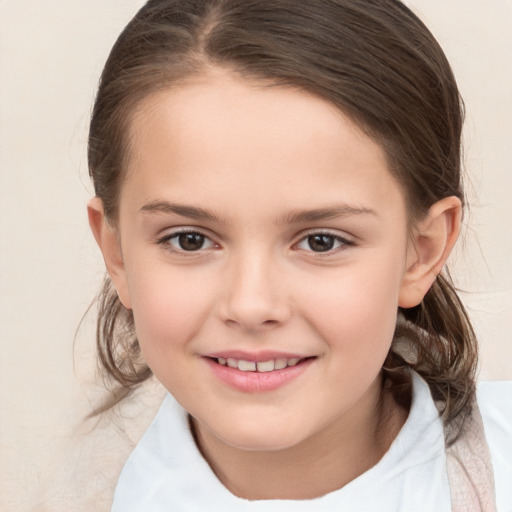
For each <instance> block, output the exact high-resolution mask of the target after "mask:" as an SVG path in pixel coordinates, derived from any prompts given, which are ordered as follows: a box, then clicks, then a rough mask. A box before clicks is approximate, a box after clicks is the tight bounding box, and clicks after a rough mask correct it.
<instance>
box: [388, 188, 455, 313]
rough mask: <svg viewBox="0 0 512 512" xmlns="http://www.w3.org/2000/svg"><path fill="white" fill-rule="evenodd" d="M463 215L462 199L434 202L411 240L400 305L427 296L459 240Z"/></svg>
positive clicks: (408, 306)
mask: <svg viewBox="0 0 512 512" xmlns="http://www.w3.org/2000/svg"><path fill="white" fill-rule="evenodd" d="M461 216H462V204H461V201H460V199H459V198H457V197H455V196H450V197H445V198H444V199H441V200H440V201H438V202H436V203H434V204H433V205H432V206H431V207H430V209H429V211H428V213H427V215H426V216H425V217H424V218H423V219H422V220H421V221H420V222H419V223H418V224H417V226H416V227H415V229H414V236H413V238H412V240H410V243H409V249H408V254H407V263H406V270H405V274H404V277H403V280H402V285H401V288H400V296H399V304H398V305H399V306H400V307H402V308H412V307H415V306H417V305H418V304H420V302H421V301H422V300H423V297H424V296H425V294H426V293H427V292H428V290H429V289H430V287H431V286H432V284H433V283H434V281H435V279H436V277H437V276H438V274H440V273H441V271H442V269H443V267H444V265H445V263H446V260H447V259H448V256H449V255H450V253H451V251H452V249H453V246H454V245H455V242H456V241H457V238H458V236H459V232H460V226H461Z"/></svg>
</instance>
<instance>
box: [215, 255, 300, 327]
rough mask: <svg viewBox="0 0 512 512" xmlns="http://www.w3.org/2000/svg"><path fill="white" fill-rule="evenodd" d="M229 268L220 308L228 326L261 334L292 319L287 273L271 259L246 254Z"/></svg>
mask: <svg viewBox="0 0 512 512" xmlns="http://www.w3.org/2000/svg"><path fill="white" fill-rule="evenodd" d="M229 269H230V271H229V273H228V276H227V279H226V281H225V283H224V285H223V288H224V293H223V298H222V300H221V302H220V307H219V311H220V317H221V319H222V320H223V321H224V322H225V323H226V324H228V325H230V326H231V327H235V328H238V329H240V330H242V331H245V332H252V333H257V332H260V331H265V330H269V329H272V328H275V327H277V326H279V325H282V324H284V323H285V322H286V321H287V320H288V319H289V318H290V316H291V314H292V305H291V303H290V299H289V297H288V295H289V294H288V290H287V289H286V286H285V283H284V275H283V271H282V268H281V269H280V268H279V265H278V264H276V261H273V259H272V258H271V257H270V256H269V257H265V256H263V255H257V254H250V255H246V256H245V257H240V258H237V260H236V261H231V262H230V265H229Z"/></svg>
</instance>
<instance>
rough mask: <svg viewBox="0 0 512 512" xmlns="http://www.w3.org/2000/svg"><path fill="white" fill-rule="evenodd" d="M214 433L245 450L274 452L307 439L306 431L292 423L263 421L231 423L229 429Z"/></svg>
mask: <svg viewBox="0 0 512 512" xmlns="http://www.w3.org/2000/svg"><path fill="white" fill-rule="evenodd" d="M212 432H213V434H214V435H215V436H216V437H218V438H219V439H220V440H221V441H222V442H224V443H225V444H227V445H229V446H232V447H233V448H237V449H239V450H245V451H259V452H273V451H280V450H286V449H289V448H292V447H293V446H296V445H298V444H300V443H301V441H303V440H304V439H305V437H306V436H305V435H304V433H301V432H298V431H297V429H291V428H290V425H276V424H275V423H274V422H273V423H272V424H268V423H266V422H262V423H260V424H258V425H256V424H255V423H254V422H252V423H251V424H250V425H240V424H235V423H233V424H231V425H230V428H229V429H226V430H224V429H222V431H219V432H215V431H212Z"/></svg>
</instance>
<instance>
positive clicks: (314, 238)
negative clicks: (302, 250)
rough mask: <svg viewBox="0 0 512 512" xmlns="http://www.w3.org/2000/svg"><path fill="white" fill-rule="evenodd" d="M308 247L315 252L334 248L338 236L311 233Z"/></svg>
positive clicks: (308, 238)
mask: <svg viewBox="0 0 512 512" xmlns="http://www.w3.org/2000/svg"><path fill="white" fill-rule="evenodd" d="M307 243H308V247H309V248H310V249H311V250H312V251H315V252H326V251H330V250H331V249H333V248H334V245H335V243H336V238H335V237H333V236H330V235H321V234H319V235H310V236H308V237H307Z"/></svg>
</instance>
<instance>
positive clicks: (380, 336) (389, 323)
mask: <svg viewBox="0 0 512 512" xmlns="http://www.w3.org/2000/svg"><path fill="white" fill-rule="evenodd" d="M400 261H401V260H400V258H396V256H394V255H391V254H390V255H389V256H388V257H387V258H385V257H382V255H381V257H379V258H368V260H365V261H364V262H363V261H361V262H359V263H358V264H357V265H352V266H350V267H347V269H340V270H339V271H338V272H337V275H334V276H330V278H329V279H325V280H324V281H323V282H317V283H316V286H313V285H310V286H308V302H309V308H306V311H308V313H307V314H308V319H309V321H310V323H311V324H313V325H314V326H315V329H316V330H317V331H318V332H320V333H321V335H322V338H324V339H325V340H326V341H327V343H328V345H329V346H330V347H329V348H330V349H331V350H333V351H335V352H336V353H337V354H342V356H343V357H344V358H345V359H346V358H347V356H349V357H350V361H351V364H353V365H354V367H357V366H358V365H362V366H364V365H365V364H367V363H370V362H371V361H373V362H374V363H378V364H379V365H380V364H381V363H382V360H383V359H384V358H385V356H386V354H387V352H388V350H389V346H390V344H391V341H392V338H393V333H394V330H395V324H396V314H397V309H398V296H399V290H400V283H401V277H402V267H401V266H400V265H399V264H397V262H400Z"/></svg>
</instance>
